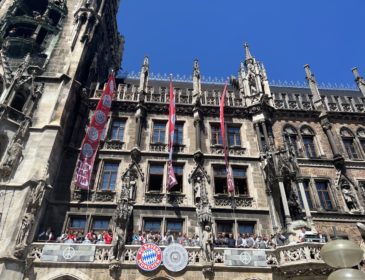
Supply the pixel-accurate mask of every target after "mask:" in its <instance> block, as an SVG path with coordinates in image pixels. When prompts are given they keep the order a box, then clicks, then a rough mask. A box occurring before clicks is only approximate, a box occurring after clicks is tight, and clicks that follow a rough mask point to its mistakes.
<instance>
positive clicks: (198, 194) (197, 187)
mask: <svg viewBox="0 0 365 280" xmlns="http://www.w3.org/2000/svg"><path fill="white" fill-rule="evenodd" d="M201 185H202V184H201V178H200V177H197V178H196V181H195V182H194V194H195V204H199V203H200V198H201Z"/></svg>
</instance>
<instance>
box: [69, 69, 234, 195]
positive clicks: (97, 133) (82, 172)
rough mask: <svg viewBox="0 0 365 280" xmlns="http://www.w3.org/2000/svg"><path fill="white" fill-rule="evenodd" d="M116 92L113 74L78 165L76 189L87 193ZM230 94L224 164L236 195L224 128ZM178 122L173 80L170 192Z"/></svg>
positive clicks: (231, 187) (224, 144)
mask: <svg viewBox="0 0 365 280" xmlns="http://www.w3.org/2000/svg"><path fill="white" fill-rule="evenodd" d="M114 91H115V76H114V74H110V75H109V78H108V82H107V84H106V87H105V88H104V91H103V94H102V95H101V97H100V100H99V102H98V105H97V106H96V110H95V112H94V114H93V116H92V118H91V121H90V124H89V126H88V129H87V131H86V135H85V138H84V140H83V142H82V145H81V152H80V155H79V158H78V160H77V163H76V174H75V185H76V186H77V187H78V188H80V189H84V190H89V189H90V179H91V175H92V171H93V166H94V161H95V157H96V153H97V150H98V147H99V144H100V139H101V136H102V133H103V130H104V127H105V125H106V123H107V119H108V115H109V113H110V108H111V104H112V100H113V96H114ZM226 91H227V83H226V84H225V86H224V90H223V94H222V97H221V102H220V108H219V109H220V110H219V112H220V114H219V118H220V124H221V135H222V140H223V149H224V160H225V165H226V172H227V190H228V192H229V193H232V192H234V181H233V176H232V169H231V168H230V167H229V164H228V148H227V141H226V136H225V125H224V101H225V95H226ZM175 121H176V106H175V94H174V89H173V86H172V80H171V78H170V104H169V120H168V133H169V137H168V153H169V158H168V162H167V169H168V178H167V185H166V188H167V190H170V189H171V188H173V187H174V186H175V185H177V184H178V182H177V180H176V177H175V172H174V167H173V165H172V153H173V147H174V133H175Z"/></svg>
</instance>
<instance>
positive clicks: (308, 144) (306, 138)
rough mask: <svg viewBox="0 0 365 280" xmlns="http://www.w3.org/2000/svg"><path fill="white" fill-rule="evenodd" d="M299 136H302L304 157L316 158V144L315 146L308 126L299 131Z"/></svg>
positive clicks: (313, 135) (312, 134) (312, 133)
mask: <svg viewBox="0 0 365 280" xmlns="http://www.w3.org/2000/svg"><path fill="white" fill-rule="evenodd" d="M300 135H301V136H302V141H303V147H304V152H305V156H306V157H307V158H316V157H317V151H316V144H315V139H314V137H315V134H314V132H313V130H312V129H311V128H310V127H309V126H303V127H302V128H301V129H300Z"/></svg>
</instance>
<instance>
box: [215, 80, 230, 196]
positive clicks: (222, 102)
mask: <svg viewBox="0 0 365 280" xmlns="http://www.w3.org/2000/svg"><path fill="white" fill-rule="evenodd" d="M226 91H227V83H226V84H225V86H224V89H223V93H222V97H221V102H220V105H219V120H220V123H221V135H222V143H223V150H224V161H225V163H226V173H227V189H228V192H230V193H232V192H234V182H233V176H232V170H231V168H230V167H229V164H228V148H227V141H226V133H225V125H224V100H225V97H226Z"/></svg>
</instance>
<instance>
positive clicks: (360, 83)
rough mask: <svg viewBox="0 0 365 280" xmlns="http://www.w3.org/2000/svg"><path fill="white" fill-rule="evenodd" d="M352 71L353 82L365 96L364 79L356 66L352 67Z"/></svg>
mask: <svg viewBox="0 0 365 280" xmlns="http://www.w3.org/2000/svg"><path fill="white" fill-rule="evenodd" d="M352 73H353V74H354V76H355V82H356V84H357V86H358V88H359V90H360V91H361V93H362V95H363V96H364V97H365V80H364V78H363V77H361V76H360V74H359V70H358V69H357V67H354V68H352Z"/></svg>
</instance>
